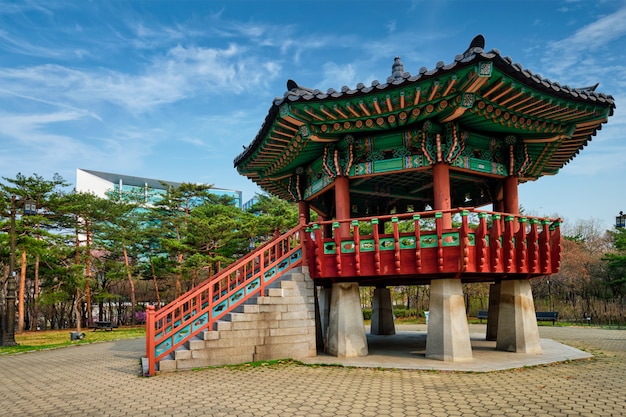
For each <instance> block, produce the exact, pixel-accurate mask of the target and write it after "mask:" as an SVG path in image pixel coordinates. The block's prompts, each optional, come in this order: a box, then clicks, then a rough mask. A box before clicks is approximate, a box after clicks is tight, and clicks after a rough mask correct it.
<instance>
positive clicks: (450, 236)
mask: <svg viewBox="0 0 626 417" xmlns="http://www.w3.org/2000/svg"><path fill="white" fill-rule="evenodd" d="M441 238H442V241H443V242H442V245H443V246H459V233H458V232H451V233H444V234H442V235H441Z"/></svg>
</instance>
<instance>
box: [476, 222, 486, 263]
mask: <svg viewBox="0 0 626 417" xmlns="http://www.w3.org/2000/svg"><path fill="white" fill-rule="evenodd" d="M487 248H488V246H487V213H478V227H477V228H476V264H477V268H476V270H477V271H478V272H487V271H488V270H489V260H488V259H487V254H488V253H489V252H488V250H487Z"/></svg>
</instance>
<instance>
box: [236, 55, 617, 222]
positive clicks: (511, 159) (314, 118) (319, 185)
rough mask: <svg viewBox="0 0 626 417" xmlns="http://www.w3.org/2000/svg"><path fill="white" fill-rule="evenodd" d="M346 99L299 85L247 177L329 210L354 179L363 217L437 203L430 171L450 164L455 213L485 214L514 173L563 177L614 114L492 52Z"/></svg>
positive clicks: (270, 122)
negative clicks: (475, 209)
mask: <svg viewBox="0 0 626 417" xmlns="http://www.w3.org/2000/svg"><path fill="white" fill-rule="evenodd" d="M293 84H295V83H293ZM293 84H292V85H291V87H290V88H293ZM348 90H349V89H347V88H346V89H342V91H341V92H336V91H329V92H328V93H322V92H321V91H317V90H315V91H314V90H308V89H305V88H304V87H299V86H297V88H296V89H295V90H292V91H290V92H288V94H286V95H285V98H284V99H277V101H276V102H275V103H274V104H273V106H272V107H271V108H270V112H269V115H268V117H267V119H266V122H265V123H264V125H263V127H262V129H261V131H260V133H259V135H258V136H257V138H255V140H254V142H253V143H252V144H251V145H250V146H248V147H247V148H246V150H245V151H244V152H243V153H242V154H241V155H240V156H239V157H238V158H237V159H236V160H235V166H236V168H237V170H238V171H239V172H240V173H241V174H243V175H245V176H247V177H249V178H250V179H252V180H253V181H254V182H256V183H257V184H258V185H259V186H261V187H262V188H263V189H265V190H266V191H268V192H270V193H273V194H276V195H278V196H280V197H282V198H285V199H287V200H291V201H298V200H308V201H311V204H312V205H313V206H314V207H316V208H317V209H318V210H319V211H320V212H327V211H328V210H329V207H331V204H330V203H328V199H325V198H320V195H321V194H322V193H323V192H325V191H324V190H328V189H329V186H331V185H332V183H333V180H334V177H335V176H337V175H347V176H349V177H351V178H353V179H354V181H351V196H350V197H351V201H353V203H354V204H355V205H356V206H357V208H358V210H359V212H358V213H355V214H357V215H364V214H366V213H370V214H372V213H373V214H376V212H377V210H382V208H384V207H386V206H385V205H386V204H393V205H399V206H400V207H405V206H414V207H417V208H419V207H424V206H425V205H427V204H432V201H431V198H432V197H431V194H432V184H431V183H432V173H431V169H430V168H431V166H432V165H433V164H434V163H436V162H442V163H448V164H450V166H451V182H452V183H451V188H452V189H453V190H454V192H455V196H453V198H454V200H453V202H452V203H453V206H454V207H458V206H463V205H473V206H480V205H484V204H488V203H492V202H493V199H494V198H495V193H494V192H495V191H496V190H497V189H498V188H499V187H500V186H501V185H500V184H499V182H500V181H502V180H503V179H504V178H506V177H508V176H510V175H515V176H517V177H518V178H519V182H524V181H529V180H535V179H537V178H539V177H541V176H543V175H547V174H549V175H554V174H556V173H558V171H559V169H560V168H561V167H562V166H563V165H564V164H566V163H567V162H569V161H570V160H571V159H572V158H573V157H574V156H575V155H576V154H577V153H578V152H579V150H580V149H581V148H583V147H584V146H585V145H586V144H587V142H588V141H589V140H590V139H591V138H592V136H593V135H595V132H596V131H597V130H598V129H600V128H601V125H602V124H603V123H606V121H607V119H608V117H609V116H610V115H611V114H612V113H613V109H614V107H615V105H614V102H613V99H612V97H610V96H604V95H602V96H599V95H598V94H597V93H595V92H592V91H591V90H586V89H581V90H572V89H569V87H568V88H567V89H564V88H561V87H560V86H559V85H557V84H556V83H554V84H552V83H550V82H548V81H546V80H542V79H541V78H540V77H539V76H535V75H533V74H532V73H530V72H522V71H521V70H520V68H519V67H518V66H517V65H516V64H513V63H512V62H511V61H509V60H507V59H505V58H502V57H501V56H500V55H499V53H497V52H493V51H492V52H490V53H487V54H478V53H473V52H472V53H470V54H469V55H468V56H466V57H464V58H463V59H462V60H456V61H455V62H454V63H453V65H448V66H445V67H440V66H438V67H437V69H436V70H433V71H430V72H426V73H420V74H419V75H418V76H414V77H411V78H403V79H401V80H400V81H398V82H394V83H388V84H378V83H373V84H372V87H371V88H366V87H365V86H362V85H359V86H357V89H356V90H353V91H351V92H349V93H348ZM599 98H600V99H599ZM353 184H354V185H353ZM380 190H385V191H384V192H381V191H380ZM368 196H369V197H368ZM381 207H382V208H381ZM386 209H387V210H388V209H390V207H387V208H386ZM326 214H332V213H326Z"/></svg>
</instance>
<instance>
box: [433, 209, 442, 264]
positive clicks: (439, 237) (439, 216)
mask: <svg viewBox="0 0 626 417" xmlns="http://www.w3.org/2000/svg"><path fill="white" fill-rule="evenodd" d="M435 228H436V229H437V270H438V271H439V272H443V213H442V212H440V211H438V212H437V213H435Z"/></svg>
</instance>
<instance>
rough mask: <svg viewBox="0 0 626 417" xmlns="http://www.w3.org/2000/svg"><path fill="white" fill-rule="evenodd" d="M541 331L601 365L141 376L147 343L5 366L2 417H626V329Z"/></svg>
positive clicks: (289, 368) (36, 356) (268, 369)
mask: <svg viewBox="0 0 626 417" xmlns="http://www.w3.org/2000/svg"><path fill="white" fill-rule="evenodd" d="M540 333H541V336H542V337H543V338H551V339H554V340H557V341H561V342H563V343H567V344H569V345H571V346H574V347H576V348H578V349H582V350H586V351H587V352H590V353H592V354H594V355H595V357H594V358H593V359H591V360H584V361H575V362H569V363H561V364H557V365H544V366H537V367H532V368H521V369H516V370H509V371H498V372H490V373H462V372H437V371H416V370H378V369H376V368H371V369H364V368H341V367H324V366H317V367H315V366H303V365H295V364H291V365H289V364H287V365H278V366H265V367H259V368H251V367H235V368H216V369H205V370H200V371H189V372H178V373H171V374H163V375H159V376H157V377H153V378H143V377H140V376H139V372H140V362H139V358H140V356H142V354H143V349H144V341H143V340H142V339H136V340H125V341H119V342H111V343H100V344H93V345H84V346H78V347H70V348H66V349H58V350H51V351H43V352H33V353H27V354H20V355H14V356H0V415H2V416H5V415H6V416H15V415H21V416H64V417H69V416H139V415H142V416H143V415H146V416H174V415H175V416H297V415H302V416H498V415H500V416H572V415H574V416H611V415H613V416H623V415H626V331H624V330H621V331H619V330H602V329H596V328H575V327H566V328H561V327H551V326H542V327H540Z"/></svg>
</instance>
